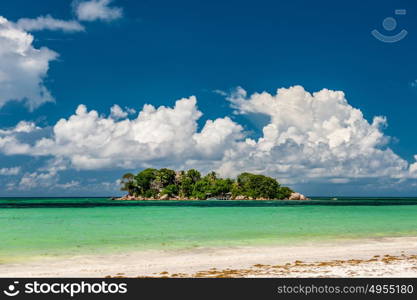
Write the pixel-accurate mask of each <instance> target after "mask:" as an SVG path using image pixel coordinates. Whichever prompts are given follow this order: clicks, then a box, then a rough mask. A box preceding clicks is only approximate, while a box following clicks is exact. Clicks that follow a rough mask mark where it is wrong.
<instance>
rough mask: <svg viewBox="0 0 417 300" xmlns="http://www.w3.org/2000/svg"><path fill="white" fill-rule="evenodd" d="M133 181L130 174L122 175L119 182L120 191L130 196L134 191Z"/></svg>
mask: <svg viewBox="0 0 417 300" xmlns="http://www.w3.org/2000/svg"><path fill="white" fill-rule="evenodd" d="M134 180H135V175H133V174H132V173H126V174H124V175H123V177H122V180H121V182H120V184H121V185H122V187H121V188H120V190H122V191H127V193H128V194H129V195H132V194H133V192H134V189H135V182H134Z"/></svg>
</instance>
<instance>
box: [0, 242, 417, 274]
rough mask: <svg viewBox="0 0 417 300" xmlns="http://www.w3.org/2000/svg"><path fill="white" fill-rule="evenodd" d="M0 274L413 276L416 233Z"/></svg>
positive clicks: (157, 254) (31, 265) (49, 262)
mask: <svg viewBox="0 0 417 300" xmlns="http://www.w3.org/2000/svg"><path fill="white" fill-rule="evenodd" d="M0 276H1V277H106V276H120V277H142V276H151V277H385V276H386V277H417V237H397V238H378V239H367V240H355V241H344V242H338V243H322V244H311V245H302V246H294V247H290V246H271V247H230V248H197V249H192V250H182V251H179V250H177V251H146V252H144V251H142V252H129V253H124V254H111V255H110V254H109V255H97V256H94V255H88V256H87V255H86V256H74V257H65V258H47V259H41V260H36V261H32V262H27V263H14V264H1V265H0Z"/></svg>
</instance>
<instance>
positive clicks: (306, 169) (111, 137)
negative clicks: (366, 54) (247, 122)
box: [0, 86, 417, 184]
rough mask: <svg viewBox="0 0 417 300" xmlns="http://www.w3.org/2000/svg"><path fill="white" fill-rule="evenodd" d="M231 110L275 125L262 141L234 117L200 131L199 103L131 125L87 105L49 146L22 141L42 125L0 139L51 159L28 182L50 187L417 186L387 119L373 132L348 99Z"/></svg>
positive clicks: (234, 97) (274, 97)
mask: <svg viewBox="0 0 417 300" xmlns="http://www.w3.org/2000/svg"><path fill="white" fill-rule="evenodd" d="M227 100H228V101H229V102H230V104H231V105H232V107H233V108H234V109H235V113H237V114H247V115H250V114H253V113H256V114H263V115H266V116H268V117H269V119H270V121H269V123H268V124H266V125H265V126H264V127H263V130H262V135H261V136H260V137H259V138H257V139H252V138H248V137H247V133H246V131H245V130H244V127H243V126H242V125H240V124H238V123H237V122H235V121H233V120H232V119H231V118H230V117H228V116H225V117H221V118H218V119H215V120H207V121H206V123H205V124H204V126H203V127H202V128H201V129H199V128H198V120H199V119H200V118H201V116H202V112H201V111H200V110H199V109H198V107H197V99H196V97H194V96H191V97H189V98H183V99H180V100H177V101H176V103H175V106H174V107H165V106H161V107H158V108H156V107H154V106H152V105H145V106H144V107H143V108H142V110H141V111H140V112H139V113H138V115H137V116H136V117H135V118H133V119H129V117H128V113H127V112H125V111H123V110H122V109H121V108H120V106H118V105H115V106H113V107H112V109H111V113H110V114H109V116H107V117H106V116H101V115H99V113H98V112H97V111H95V110H90V111H89V110H88V109H87V107H86V106H85V105H79V106H78V108H77V110H76V111H75V114H73V115H72V116H70V117H69V118H67V119H61V120H59V121H58V122H57V123H56V124H55V125H54V126H53V134H52V135H51V136H50V137H46V138H40V139H38V140H36V141H35V142H34V143H32V144H29V143H25V142H24V141H22V140H21V139H19V137H18V134H17V133H16V132H18V131H19V130H20V131H21V130H22V129H25V130H26V131H28V132H30V131H31V130H32V131H36V130H39V128H38V127H36V126H35V125H34V124H31V123H27V122H26V123H20V124H18V126H16V128H12V129H8V130H3V131H1V132H2V134H1V132H0V152H3V153H4V154H6V155H14V154H21V155H30V156H44V157H49V158H51V161H52V162H53V163H52V164H51V165H52V167H51V166H49V167H46V168H45V171H44V173H42V174H43V175H44V176H42V174H39V173H36V174H32V175H31V174H27V175H26V179H25V182H26V181H30V182H36V180H47V179H48V180H50V178H49V177H48V174H49V175H50V177H54V176H56V174H57V173H58V172H59V171H62V170H65V169H77V170H99V169H112V168H120V169H139V168H145V167H172V168H191V167H194V168H198V169H200V170H201V171H208V170H212V169H214V170H217V171H218V172H219V173H220V174H222V175H227V176H234V175H236V174H237V173H240V172H242V171H249V172H255V173H264V174H268V175H270V176H274V177H276V178H278V179H279V180H281V181H283V182H284V183H287V184H297V183H303V182H312V181H322V182H331V183H337V184H344V183H348V182H350V181H351V180H355V179H358V178H359V179H364V178H374V179H375V178H385V179H392V180H404V179H410V178H417V162H416V163H413V164H409V163H408V162H407V161H405V160H404V159H402V158H401V157H399V156H398V155H397V154H395V153H394V152H393V151H392V150H391V149H390V148H389V146H388V144H389V138H388V137H387V136H385V135H384V134H383V131H382V130H383V128H384V127H385V126H386V119H385V118H384V117H378V116H377V117H375V118H374V119H373V121H372V122H368V121H367V120H366V119H365V118H364V116H363V114H362V112H361V111H360V110H359V109H356V108H354V107H352V106H351V105H349V103H348V101H347V100H346V98H345V95H344V93H343V92H340V91H331V90H327V89H323V90H321V91H319V92H316V93H313V94H311V93H309V92H307V91H305V90H304V88H303V87H301V86H294V87H290V88H281V89H278V90H277V92H276V94H270V93H267V92H263V93H255V94H253V95H249V96H248V95H247V92H246V91H245V90H243V89H242V88H238V89H236V91H235V92H233V93H232V94H230V95H229V96H228V97H227ZM18 128H20V129H18ZM28 134H30V133H28ZM416 159H417V156H416ZM25 182H22V183H25Z"/></svg>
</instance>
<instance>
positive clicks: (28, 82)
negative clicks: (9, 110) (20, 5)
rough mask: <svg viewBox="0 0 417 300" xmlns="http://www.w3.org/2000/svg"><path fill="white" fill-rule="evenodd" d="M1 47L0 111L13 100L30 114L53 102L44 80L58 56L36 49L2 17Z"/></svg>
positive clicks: (19, 31) (28, 38)
mask: <svg viewBox="0 0 417 300" xmlns="http://www.w3.org/2000/svg"><path fill="white" fill-rule="evenodd" d="M0 45H1V47H0V108H1V107H2V106H3V105H4V104H5V103H6V102H8V101H12V100H13V101H23V102H25V103H26V105H27V106H28V107H29V109H31V110H33V109H35V108H37V107H38V106H40V105H41V104H43V103H45V102H51V101H54V98H53V97H52V95H51V93H50V92H49V91H48V89H47V88H46V87H45V85H44V79H45V78H46V75H47V72H48V69H49V64H50V62H51V61H53V60H55V59H56V58H57V57H58V54H57V53H56V52H54V51H52V50H50V49H48V48H45V47H42V48H40V49H36V48H35V47H34V46H33V36H32V35H31V34H29V33H27V32H25V31H24V30H22V29H20V28H18V27H17V26H16V25H15V24H14V23H12V22H9V21H8V20H7V19H5V18H3V17H1V16H0Z"/></svg>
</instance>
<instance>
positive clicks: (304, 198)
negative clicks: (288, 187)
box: [288, 193, 310, 200]
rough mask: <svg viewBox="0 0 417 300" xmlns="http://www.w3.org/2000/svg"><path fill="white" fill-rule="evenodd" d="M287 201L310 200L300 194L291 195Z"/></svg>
mask: <svg viewBox="0 0 417 300" xmlns="http://www.w3.org/2000/svg"><path fill="white" fill-rule="evenodd" d="M288 200H310V199H309V198H307V197H306V196H304V195H303V194H300V193H291V195H290V197H289V198H288Z"/></svg>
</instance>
